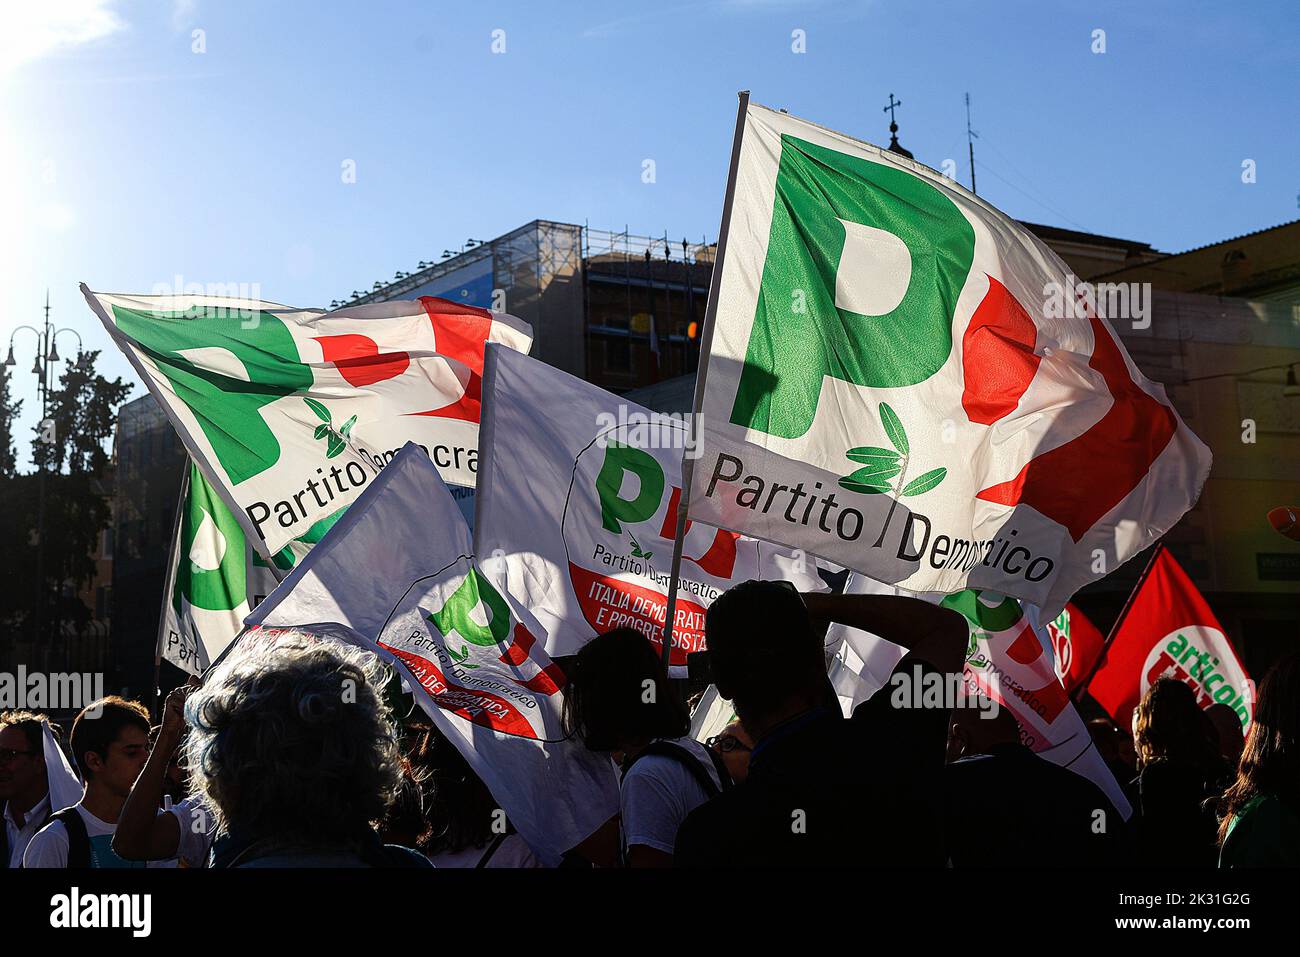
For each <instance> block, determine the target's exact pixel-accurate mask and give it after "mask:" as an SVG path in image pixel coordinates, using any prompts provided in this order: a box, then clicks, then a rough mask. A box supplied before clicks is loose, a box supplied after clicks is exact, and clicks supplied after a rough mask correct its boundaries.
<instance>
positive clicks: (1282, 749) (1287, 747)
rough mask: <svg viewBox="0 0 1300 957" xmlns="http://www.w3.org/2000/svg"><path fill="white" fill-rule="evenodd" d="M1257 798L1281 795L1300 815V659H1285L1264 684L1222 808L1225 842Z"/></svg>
mask: <svg viewBox="0 0 1300 957" xmlns="http://www.w3.org/2000/svg"><path fill="white" fill-rule="evenodd" d="M1257 794H1275V795H1277V796H1278V797H1279V798H1281V799H1282V800H1283V801H1285V802H1287V803H1288V804H1289V805H1290V806H1291V808H1292V809H1293V810H1295V811H1297V813H1300V653H1292V654H1289V655H1287V656H1286V657H1284V658H1282V659H1281V660H1280V661H1278V662H1277V663H1276V664H1275V665H1273V667H1272V668H1270V669H1269V671H1268V674H1266V675H1265V676H1264V680H1263V681H1262V682H1260V685H1259V697H1258V698H1257V699H1256V701H1255V717H1254V720H1253V721H1252V722H1251V725H1250V730H1249V731H1248V732H1247V733H1246V743H1245V746H1244V747H1243V748H1242V752H1241V760H1240V762H1239V763H1238V764H1237V779H1236V781H1235V782H1234V783H1233V784H1232V786H1231V787H1229V788H1228V790H1227V791H1226V792H1225V793H1224V795H1223V800H1222V801H1221V802H1220V804H1219V813H1220V815H1221V816H1222V819H1221V821H1220V824H1219V840H1220V841H1222V840H1223V839H1224V838H1225V837H1226V836H1227V832H1228V827H1229V826H1230V824H1231V823H1232V817H1233V815H1234V814H1236V813H1237V812H1238V811H1240V810H1241V808H1242V807H1244V806H1245V805H1246V803H1247V802H1249V801H1250V800H1251V798H1253V797H1254V796H1255V795H1257Z"/></svg>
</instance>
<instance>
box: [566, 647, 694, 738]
mask: <svg viewBox="0 0 1300 957" xmlns="http://www.w3.org/2000/svg"><path fill="white" fill-rule="evenodd" d="M646 682H650V685H647V684H646ZM648 687H649V688H652V689H653V694H651V695H650V696H649V700H646V690H647V688H648ZM565 692H566V693H565V698H564V730H565V733H566V734H576V735H578V737H580V738H581V739H582V741H583V743H584V744H586V746H587V747H588V748H589V749H591V750H592V751H615V750H617V749H618V747H619V745H620V744H622V743H625V742H629V741H640V740H648V739H652V738H680V737H683V736H684V735H686V734H688V733H690V730H691V718H690V715H689V714H688V713H687V711H686V706H685V705H683V704H682V703H681V702H680V701H678V700H677V696H676V695H675V694H673V693H672V690H671V688H670V686H669V684H668V675H667V673H666V672H665V671H664V666H663V664H662V662H661V661H660V659H659V652H658V651H657V650H656V649H655V647H654V645H652V644H651V643H650V641H649V639H647V638H646V637H645V635H643V634H641V632H639V631H635V630H633V629H631V628H615V629H614V630H613V631H607V632H605V634H603V635H598V636H597V637H595V638H593V639H591V641H589V642H587V643H586V644H585V645H583V646H582V649H581V650H580V651H579V652H578V653H577V655H575V656H574V659H573V666H572V673H571V674H570V676H569V684H568V686H567V687H566V689H565Z"/></svg>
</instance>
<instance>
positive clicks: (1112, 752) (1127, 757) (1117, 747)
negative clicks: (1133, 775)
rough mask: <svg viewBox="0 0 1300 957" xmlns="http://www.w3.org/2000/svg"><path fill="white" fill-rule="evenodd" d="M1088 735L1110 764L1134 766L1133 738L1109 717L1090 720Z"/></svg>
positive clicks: (1122, 766) (1126, 766)
mask: <svg viewBox="0 0 1300 957" xmlns="http://www.w3.org/2000/svg"><path fill="white" fill-rule="evenodd" d="M1088 736H1089V737H1091V738H1092V743H1093V744H1095V745H1096V746H1097V753H1098V754H1100V755H1101V759H1102V760H1103V761H1105V762H1106V763H1107V764H1109V765H1112V766H1114V765H1119V766H1121V768H1129V769H1132V768H1133V764H1134V761H1135V757H1134V754H1133V739H1132V738H1131V737H1130V736H1129V735H1128V734H1127V733H1126V732H1124V731H1123V730H1122V729H1120V728H1118V727H1116V726H1115V725H1114V724H1113V723H1112V722H1111V720H1110V719H1109V718H1093V719H1092V720H1091V721H1089V722H1088Z"/></svg>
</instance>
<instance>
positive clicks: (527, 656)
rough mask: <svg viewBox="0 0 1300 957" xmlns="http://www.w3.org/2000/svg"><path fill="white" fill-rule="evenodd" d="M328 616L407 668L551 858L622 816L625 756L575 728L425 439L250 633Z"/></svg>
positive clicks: (430, 710)
mask: <svg viewBox="0 0 1300 957" xmlns="http://www.w3.org/2000/svg"><path fill="white" fill-rule="evenodd" d="M314 623H337V624H340V625H345V626H347V627H348V628H349V629H351V630H352V631H353V632H355V633H356V634H358V635H360V636H363V638H364V639H365V641H367V642H369V643H370V647H371V648H372V650H374V651H376V653H378V654H379V655H380V656H381V657H383V658H384V659H385V660H387V661H388V662H389V663H391V664H392V665H393V666H394V667H395V668H396V669H397V670H398V672H399V674H401V675H402V677H403V679H404V681H405V682H406V684H407V685H408V686H409V687H410V688H411V689H412V692H413V694H414V695H415V697H416V700H417V701H418V702H419V703H420V705H421V707H422V708H423V709H424V710H425V712H426V713H427V714H428V715H429V717H430V718H431V719H432V720H433V722H434V724H435V726H436V727H437V728H438V731H439V733H441V734H442V735H444V736H445V737H447V738H448V739H449V740H450V741H452V742H453V743H454V744H455V746H456V747H457V748H458V749H459V750H460V752H461V754H463V755H464V756H465V760H466V761H468V762H469V765H470V767H471V768H473V769H474V772H475V773H476V774H478V776H479V777H480V778H482V779H483V782H484V783H485V784H486V785H487V786H488V789H489V790H490V791H491V792H492V795H493V797H494V798H495V799H496V800H497V802H499V804H500V805H501V807H502V809H503V810H504V811H505V812H506V815H507V816H508V817H509V819H510V821H511V822H512V823H513V824H514V825H515V827H516V828H517V829H518V831H519V834H520V836H521V837H523V839H524V840H525V841H526V842H527V843H528V845H529V846H530V847H531V848H532V849H533V852H534V853H535V854H536V855H537V856H538V858H539V859H540V860H542V861H543V862H544V863H546V864H548V865H554V864H556V863H558V861H559V859H560V856H561V855H562V854H563V853H564V852H565V851H567V850H569V849H570V848H572V847H575V846H576V845H578V844H579V843H581V842H582V841H583V840H585V839H586V838H587V837H589V836H590V835H591V834H592V833H594V832H595V831H596V830H597V829H598V828H599V827H600V826H601V825H602V824H604V823H605V822H606V821H608V820H609V819H610V818H612V817H613V816H614V815H615V814H616V813H617V812H618V781H617V778H616V776H615V773H614V766H613V764H612V762H610V761H609V759H608V758H606V757H601V756H599V755H596V754H594V753H592V752H590V751H588V750H587V749H586V747H584V746H583V745H582V743H581V742H580V741H578V740H577V739H566V738H565V736H564V732H563V728H562V724H561V709H562V699H563V694H562V691H561V689H562V688H563V686H564V682H565V679H564V674H563V672H562V671H561V670H560V669H559V667H558V666H557V665H556V664H555V663H554V662H552V661H551V659H550V658H549V657H548V656H547V655H546V653H545V652H544V651H543V649H542V646H541V643H540V642H539V641H537V640H536V634H537V631H536V628H537V626H536V624H535V623H534V622H532V620H531V619H530V618H529V616H528V614H527V611H526V610H525V609H523V608H521V607H519V606H518V605H516V604H515V603H514V602H513V601H512V600H511V599H510V598H509V596H507V595H505V594H503V593H501V592H499V591H497V590H496V589H495V588H494V587H493V586H492V584H491V583H490V582H488V581H487V579H485V578H484V577H483V575H482V574H481V573H480V572H479V571H478V569H477V568H475V565H474V557H473V551H472V546H471V542H470V533H469V527H468V526H467V525H466V523H465V520H464V519H463V518H462V517H461V514H460V511H459V509H458V508H457V506H456V503H455V502H454V501H453V500H452V497H451V494H450V493H449V492H448V491H447V488H446V486H445V485H444V484H443V483H442V480H441V479H440V478H439V477H438V472H437V470H436V469H435V468H434V467H433V465H432V464H431V463H430V461H429V459H428V457H427V456H426V455H425V454H424V453H423V452H422V451H421V450H420V449H419V448H417V447H416V446H414V445H407V446H405V447H404V448H403V449H402V450H401V451H400V452H399V453H398V454H397V456H396V457H395V458H394V459H393V460H392V462H391V463H390V464H389V465H388V466H387V467H386V468H385V469H384V470H383V472H381V473H380V475H379V476H378V477H377V478H376V479H375V480H374V481H373V482H372V483H370V485H369V486H368V487H367V488H366V490H365V491H364V492H363V493H362V495H361V497H360V498H359V499H358V500H357V503H356V505H355V506H353V507H352V508H350V509H348V511H347V513H346V514H345V515H344V516H343V517H342V518H341V519H340V520H339V521H338V522H337V523H336V524H335V525H334V527H333V528H331V529H330V530H329V531H328V532H327V533H326V534H325V537H324V538H322V539H321V541H320V542H319V543H318V544H316V545H315V546H314V547H313V548H312V549H311V550H310V551H309V552H308V553H307V555H306V557H305V558H303V559H302V561H301V562H299V564H298V566H297V567H296V568H295V569H294V571H293V572H291V573H290V574H289V576H288V577H287V578H285V580H284V582H283V583H282V584H281V586H280V587H279V588H277V589H276V590H275V592H274V593H273V594H272V595H271V596H270V597H269V598H267V600H266V601H264V602H262V604H261V605H259V606H258V608H257V609H256V610H255V611H254V612H253V613H252V615H250V616H249V618H248V619H247V624H248V625H249V626H250V629H251V630H250V632H249V635H250V636H253V635H255V634H256V633H257V631H258V630H260V629H259V627H258V626H261V627H268V628H269V627H277V628H278V627H287V626H292V625H302V626H303V627H304V630H306V631H312V630H313V628H312V625H313V624H314ZM242 641H243V639H241V643H242Z"/></svg>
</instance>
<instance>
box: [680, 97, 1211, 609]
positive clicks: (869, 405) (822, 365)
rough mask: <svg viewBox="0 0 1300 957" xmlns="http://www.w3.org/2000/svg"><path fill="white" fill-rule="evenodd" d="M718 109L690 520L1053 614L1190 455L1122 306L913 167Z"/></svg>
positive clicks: (1109, 563) (1182, 482) (1127, 535)
mask: <svg viewBox="0 0 1300 957" xmlns="http://www.w3.org/2000/svg"><path fill="white" fill-rule="evenodd" d="M741 122H742V123H743V135H742V138H741V143H740V147H739V150H740V152H739V157H738V164H737V172H736V179H735V184H734V189H733V191H732V196H734V202H733V203H732V206H731V210H730V217H729V220H727V221H726V222H725V223H724V226H725V234H724V235H723V237H722V239H721V241H720V249H721V250H723V252H722V254H721V255H722V259H721V261H720V269H721V273H720V278H719V282H720V286H719V288H718V291H717V295H716V299H715V305H716V310H717V311H716V319H715V321H714V323H713V326H712V328H711V330H706V335H707V336H708V339H709V341H708V347H707V348H708V354H707V356H706V357H705V359H704V365H703V366H702V368H701V373H700V374H701V375H702V376H705V377H706V379H705V382H706V388H705V390H704V394H703V405H702V412H703V420H702V423H701V424H702V443H703V450H702V455H701V458H700V460H699V461H698V462H697V463H696V466H695V470H694V475H693V480H692V488H691V493H690V494H691V501H690V514H691V517H692V518H696V519H698V520H700V521H703V522H707V523H709V524H711V525H716V526H719V527H722V528H730V529H735V530H736V531H740V532H743V533H745V534H747V535H753V536H755V537H758V538H763V539H767V540H769V541H775V542H784V543H787V544H790V545H797V546H800V547H802V548H804V549H806V550H808V551H809V552H811V553H813V554H816V555H822V556H825V557H826V558H829V559H831V560H833V561H835V562H838V563H840V564H842V565H846V566H849V567H851V568H855V569H858V570H860V571H862V572H865V573H866V574H868V575H870V576H871V577H872V578H875V579H876V580H878V581H884V582H889V583H892V584H897V585H900V586H902V587H904V588H906V589H908V590H911V591H925V592H943V593H951V592H955V591H960V590H962V589H964V588H968V587H973V588H981V589H991V590H994V591H997V592H999V593H1001V594H1005V595H1014V596H1016V597H1019V598H1023V599H1026V600H1028V601H1031V602H1033V603H1035V604H1036V605H1038V606H1039V607H1041V608H1042V609H1043V610H1044V612H1045V613H1047V614H1049V615H1050V616H1051V617H1055V616H1056V615H1057V614H1059V613H1060V611H1061V609H1062V608H1063V607H1064V605H1065V603H1066V600H1067V599H1068V598H1069V597H1070V596H1071V595H1072V594H1073V593H1074V592H1075V591H1076V590H1077V589H1078V588H1079V587H1080V586H1081V585H1084V584H1086V583H1087V582H1088V581H1091V580H1092V579H1094V578H1097V577H1100V576H1101V575H1103V574H1106V573H1108V572H1110V571H1113V570H1114V569H1115V568H1116V567H1118V565H1119V564H1120V563H1121V562H1123V561H1125V560H1127V559H1128V558H1130V557H1131V556H1133V555H1134V554H1136V553H1138V552H1139V551H1141V550H1142V549H1143V548H1145V547H1146V546H1147V545H1149V544H1150V543H1151V542H1152V541H1154V540H1155V539H1156V538H1157V537H1159V536H1160V535H1161V534H1162V533H1163V532H1164V531H1165V530H1167V529H1168V528H1169V527H1170V526H1172V525H1173V524H1174V523H1175V522H1177V521H1178V519H1179V517H1180V516H1181V515H1182V514H1183V513H1184V512H1185V511H1186V510H1187V509H1188V508H1189V507H1190V506H1191V505H1192V503H1194V502H1195V501H1196V498H1197V496H1198V495H1199V494H1200V489H1201V486H1202V484H1203V482H1204V480H1205V478H1206V475H1207V474H1208V472H1209V468H1210V454H1209V451H1208V450H1207V449H1206V448H1205V446H1204V445H1203V444H1202V443H1201V442H1200V441H1199V440H1198V439H1197V438H1196V436H1194V435H1193V434H1192V433H1191V431H1189V430H1188V429H1187V427H1186V426H1185V425H1184V424H1183V423H1182V422H1181V421H1180V419H1179V417H1178V415H1177V414H1176V413H1175V412H1174V410H1173V408H1172V407H1171V406H1170V405H1169V403H1168V401H1167V399H1166V398H1165V395H1164V391H1163V390H1162V389H1161V387H1160V386H1158V385H1156V384H1154V383H1152V382H1150V381H1148V380H1147V379H1146V378H1145V377H1143V376H1142V374H1141V373H1140V372H1139V371H1138V369H1137V367H1136V366H1135V365H1134V364H1133V362H1132V360H1131V359H1130V358H1129V356H1128V355H1127V353H1126V352H1125V350H1124V347H1123V346H1122V345H1121V344H1120V342H1119V339H1118V338H1117V337H1116V335H1115V332H1114V331H1113V329H1114V328H1115V327H1121V326H1122V325H1123V324H1124V323H1126V322H1128V321H1129V317H1126V316H1124V315H1118V314H1115V313H1117V312H1122V311H1123V306H1124V305H1126V304H1128V303H1127V297H1125V302H1123V303H1117V302H1112V303H1109V304H1108V303H1102V302H1097V301H1096V300H1097V296H1096V295H1094V294H1091V293H1090V291H1089V290H1088V288H1087V287H1086V286H1082V285H1080V284H1078V283H1077V282H1076V281H1075V280H1074V278H1073V277H1072V276H1071V275H1070V273H1069V269H1068V267H1067V266H1066V265H1065V264H1064V263H1063V262H1062V261H1061V260H1060V259H1058V258H1057V257H1056V255H1055V254H1053V253H1052V252H1051V251H1050V250H1049V249H1048V248H1047V247H1046V246H1045V245H1044V244H1043V243H1042V242H1040V241H1039V240H1038V239H1037V238H1035V237H1034V236H1033V235H1031V234H1030V233H1029V232H1028V231H1027V230H1025V229H1024V228H1023V227H1021V226H1020V225H1018V224H1017V223H1015V222H1013V221H1012V220H1010V219H1008V218H1007V217H1006V216H1004V215H1003V214H1001V213H1000V212H998V211H997V210H995V209H993V208H992V207H991V206H989V205H988V204H987V203H985V202H984V201H983V200H981V199H979V198H978V197H976V196H973V195H971V194H970V193H969V192H967V191H966V190H964V189H962V188H961V187H960V186H958V185H957V184H956V183H954V182H953V181H952V180H950V179H945V178H944V177H942V176H940V175H939V174H938V173H936V172H934V171H933V170H930V169H928V168H926V167H924V166H922V165H920V164H918V163H915V162H912V161H911V160H908V159H906V158H904V157H901V156H898V155H897V154H894V153H890V152H886V151H882V150H880V149H877V148H876V147H873V146H869V145H867V144H865V143H861V142H859V141H857V140H853V139H850V138H849V137H847V136H844V135H842V134H839V133H835V132H832V131H830V130H826V129H823V128H821V127H818V126H814V125H812V124H810V123H806V122H804V121H802V120H798V119H795V118H794V117H791V116H787V115H784V114H781V113H776V112H773V111H771V110H768V109H765V108H763V107H758V106H749V107H747V109H746V113H745V115H744V116H743V117H742V118H741ZM721 244H725V245H721ZM1115 298H1116V300H1118V297H1115ZM1111 307H1116V308H1111ZM1108 311H1109V312H1110V313H1111V314H1110V315H1109V316H1108V317H1107V318H1102V315H1105V314H1106V313H1107V312H1108ZM1099 313H1101V315H1099ZM1148 318H1149V317H1148Z"/></svg>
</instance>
